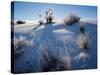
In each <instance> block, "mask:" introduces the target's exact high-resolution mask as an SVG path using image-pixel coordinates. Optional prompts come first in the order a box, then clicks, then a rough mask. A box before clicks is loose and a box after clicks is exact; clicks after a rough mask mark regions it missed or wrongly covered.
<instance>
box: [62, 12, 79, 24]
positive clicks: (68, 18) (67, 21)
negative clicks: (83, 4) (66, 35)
mask: <svg viewBox="0 0 100 75" xmlns="http://www.w3.org/2000/svg"><path fill="white" fill-rule="evenodd" d="M63 21H64V24H65V25H72V24H74V23H77V22H79V21H80V17H79V16H77V15H75V14H72V13H70V14H69V15H68V16H66V17H65V18H64V20H63Z"/></svg>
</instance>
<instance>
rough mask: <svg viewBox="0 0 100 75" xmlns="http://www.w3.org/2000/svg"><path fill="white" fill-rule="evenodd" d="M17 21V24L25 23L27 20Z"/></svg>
mask: <svg viewBox="0 0 100 75" xmlns="http://www.w3.org/2000/svg"><path fill="white" fill-rule="evenodd" d="M16 23H17V24H25V21H21V20H18V21H17V22H16Z"/></svg>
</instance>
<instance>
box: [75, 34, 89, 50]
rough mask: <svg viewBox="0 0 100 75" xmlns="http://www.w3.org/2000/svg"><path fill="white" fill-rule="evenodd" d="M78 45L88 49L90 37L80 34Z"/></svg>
mask: <svg viewBox="0 0 100 75" xmlns="http://www.w3.org/2000/svg"><path fill="white" fill-rule="evenodd" d="M77 45H78V47H79V48H87V47H88V45H89V37H88V35H86V34H80V35H79V37H78V39H77Z"/></svg>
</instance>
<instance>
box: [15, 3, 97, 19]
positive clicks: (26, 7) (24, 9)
mask: <svg viewBox="0 0 100 75" xmlns="http://www.w3.org/2000/svg"><path fill="white" fill-rule="evenodd" d="M49 8H50V9H52V11H53V17H54V19H57V20H58V19H63V18H64V17H65V16H66V15H68V13H70V12H72V13H75V14H77V15H78V16H80V17H81V19H82V20H86V19H87V20H89V19H90V20H91V19H97V7H96V6H79V5H67V4H48V3H47V4H46V3H33V2H14V19H15V20H39V14H41V15H42V18H43V19H44V18H45V16H46V15H45V11H46V10H48V9H49Z"/></svg>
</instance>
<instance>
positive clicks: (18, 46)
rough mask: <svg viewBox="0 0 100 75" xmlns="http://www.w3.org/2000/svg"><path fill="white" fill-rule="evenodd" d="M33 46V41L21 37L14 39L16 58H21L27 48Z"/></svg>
mask: <svg viewBox="0 0 100 75" xmlns="http://www.w3.org/2000/svg"><path fill="white" fill-rule="evenodd" d="M32 45H33V41H29V40H27V39H26V38H25V37H24V36H20V37H19V38H14V55H15V58H16V57H19V56H20V55H21V54H22V53H23V52H24V49H25V47H29V46H32Z"/></svg>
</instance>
